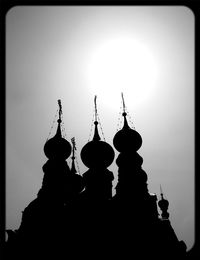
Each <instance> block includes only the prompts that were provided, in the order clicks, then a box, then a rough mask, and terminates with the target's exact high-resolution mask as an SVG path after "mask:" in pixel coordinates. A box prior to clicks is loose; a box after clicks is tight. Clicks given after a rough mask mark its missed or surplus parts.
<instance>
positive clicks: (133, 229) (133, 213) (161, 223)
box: [112, 94, 185, 259]
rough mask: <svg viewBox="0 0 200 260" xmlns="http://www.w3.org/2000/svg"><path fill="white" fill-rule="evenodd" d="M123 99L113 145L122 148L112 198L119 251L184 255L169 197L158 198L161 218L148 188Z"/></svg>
mask: <svg viewBox="0 0 200 260" xmlns="http://www.w3.org/2000/svg"><path fill="white" fill-rule="evenodd" d="M122 101H123V113H122V116H123V117H124V125H123V127H122V129H121V130H119V131H118V132H117V133H116V134H115V136H114V138H113V144H114V147H115V148H116V150H118V152H119V156H118V157H117V159H116V164H117V166H118V184H117V186H116V195H115V196H114V198H113V200H112V201H113V219H114V221H115V223H114V226H115V228H113V234H114V235H113V237H114V243H115V244H116V247H117V248H118V249H119V250H118V255H120V254H121V255H123V257H124V258H125V259H126V258H129V257H130V255H131V254H132V255H133V256H134V255H135V254H136V255H139V256H140V257H141V258H142V257H149V258H151V257H152V259H153V258H154V259H158V257H160V256H161V255H162V254H164V256H165V257H173V256H178V255H179V256H183V255H184V253H185V248H184V243H183V241H181V242H179V241H178V239H177V237H176V234H175V232H174V230H173V228H172V226H171V224H170V221H169V220H168V217H169V214H168V212H167V209H168V205H169V203H168V201H167V200H165V199H164V198H163V194H162V195H161V197H162V198H161V200H160V201H159V202H158V205H159V207H160V208H161V210H162V218H160V217H159V214H158V209H157V196H156V195H155V194H151V193H149V191H148V188H147V186H148V184H147V180H148V178H147V174H146V172H145V171H144V170H143V168H142V164H143V158H142V157H141V156H140V155H139V154H138V150H139V149H140V147H141V145H142V137H141V135H140V134H139V133H138V132H137V131H136V130H134V129H132V128H131V127H130V126H129V124H128V122H127V118H126V116H127V113H126V106H125V102H124V97H123V94H122ZM114 216H115V218H114ZM121 238H123V239H121Z"/></svg>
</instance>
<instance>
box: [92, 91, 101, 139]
mask: <svg viewBox="0 0 200 260" xmlns="http://www.w3.org/2000/svg"><path fill="white" fill-rule="evenodd" d="M94 107H95V121H94V125H95V128H94V137H93V141H100V139H101V138H100V136H99V132H98V128H97V125H98V121H97V96H96V95H95V96H94Z"/></svg>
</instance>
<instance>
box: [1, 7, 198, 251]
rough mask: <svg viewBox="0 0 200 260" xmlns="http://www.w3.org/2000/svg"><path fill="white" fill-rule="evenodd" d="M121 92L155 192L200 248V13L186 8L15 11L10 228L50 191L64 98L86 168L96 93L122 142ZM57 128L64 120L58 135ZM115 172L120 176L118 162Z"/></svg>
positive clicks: (105, 125) (182, 234)
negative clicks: (197, 25)
mask: <svg viewBox="0 0 200 260" xmlns="http://www.w3.org/2000/svg"><path fill="white" fill-rule="evenodd" d="M121 91H123V93H124V97H125V102H126V106H127V110H128V112H129V115H130V117H131V120H130V121H129V123H130V125H131V126H134V127H135V128H136V130H137V131H138V132H139V133H140V134H141V136H142V138H143V145H142V147H141V148H140V150H139V151H138V152H139V154H140V155H141V156H142V157H143V159H144V162H143V165H142V167H143V169H144V170H145V171H146V172H147V174H148V188H149V192H151V193H156V194H157V195H158V198H159V186H160V184H161V185H162V188H163V191H164V195H165V197H166V198H167V199H168V200H169V203H170V204H169V213H170V220H171V224H172V226H173V228H174V230H175V232H176V234H177V236H178V238H179V239H180V240H184V241H185V242H186V244H187V246H188V248H191V246H192V245H193V243H194V15H193V13H192V12H191V10H190V9H188V8H186V7H180V6H179V7H170V6H165V7H161V6H157V7H156V6H155V7H150V6H148V7H145V6H141V7H140V6H137V7H134V6H124V7H123V6H118V7H117V6H110V7H109V6H97V7H96V6H65V7H64V6H62V7H47V6H43V7H41V6H40V7H39V6H38V7H36V6H32V7H30V6H29V7H15V8H13V9H11V10H10V11H9V12H8V14H7V17H6V156H7V158H6V189H7V192H6V209H7V214H6V219H7V228H11V229H17V228H18V227H19V225H20V222H21V215H22V214H21V212H22V211H23V210H24V208H25V207H26V206H27V205H28V204H29V203H30V202H31V201H32V200H33V199H34V198H36V195H37V192H38V190H39V189H40V187H41V184H42V178H43V172H42V166H43V165H44V163H45V162H46V161H47V158H46V157H45V155H44V153H43V146H44V143H45V141H46V139H47V137H48V135H49V132H50V128H51V126H52V123H53V119H54V116H55V113H56V110H57V108H58V105H57V100H58V99H61V100H62V106H63V122H64V126H65V130H66V137H67V140H68V141H70V139H71V138H72V137H74V136H75V138H76V143H77V160H78V165H79V168H80V171H81V173H84V172H85V171H86V170H87V168H86V167H85V166H84V165H83V163H82V162H81V159H80V150H81V148H82V147H83V146H84V145H85V144H86V142H87V141H88V138H89V135H90V129H91V124H92V119H93V112H94V104H93V100H94V94H97V105H98V113H99V118H100V122H101V126H102V129H103V133H104V136H105V139H106V141H107V142H108V143H110V144H111V145H112V139H113V136H114V135H115V133H116V131H117V128H118V123H119V112H120V106H121V100H120V93H121ZM131 122H133V124H132V123H131ZM55 128H56V124H55V125H54V128H53V130H52V133H51V136H52V135H54V133H55ZM100 134H101V132H100ZM51 136H50V137H51ZM115 151H116V150H115ZM117 154H118V153H117V152H116V156H115V159H116V157H117ZM68 161H69V165H70V163H71V162H70V160H68ZM109 169H110V170H112V171H113V172H114V174H115V176H116V178H117V167H116V165H115V162H114V163H113V164H112V165H111V166H110V167H109ZM115 184H116V182H115ZM133 192H134V191H133Z"/></svg>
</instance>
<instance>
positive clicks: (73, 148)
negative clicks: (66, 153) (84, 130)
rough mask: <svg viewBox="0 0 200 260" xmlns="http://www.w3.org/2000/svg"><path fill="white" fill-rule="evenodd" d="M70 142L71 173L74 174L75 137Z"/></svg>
mask: <svg viewBox="0 0 200 260" xmlns="http://www.w3.org/2000/svg"><path fill="white" fill-rule="evenodd" d="M71 142H72V166H71V173H76V172H77V171H76V167H75V150H76V143H75V137H73V138H72V139H71Z"/></svg>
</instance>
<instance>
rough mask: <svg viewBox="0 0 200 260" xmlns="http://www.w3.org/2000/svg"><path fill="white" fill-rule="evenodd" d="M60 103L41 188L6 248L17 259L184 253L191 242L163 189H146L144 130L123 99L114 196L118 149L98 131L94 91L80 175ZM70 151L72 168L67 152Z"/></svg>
mask: <svg viewBox="0 0 200 260" xmlns="http://www.w3.org/2000/svg"><path fill="white" fill-rule="evenodd" d="M122 98H123V96H122ZM58 104H59V118H58V120H57V122H58V126H57V131H56V134H55V136H54V137H53V138H51V139H49V140H48V141H47V142H46V143H45V145H44V153H45V155H46V157H47V158H48V160H47V162H46V163H45V164H44V166H43V172H44V177H43V182H42V186H41V189H40V190H39V192H38V194H37V198H36V199H35V200H33V201H32V202H31V203H30V204H29V205H28V206H27V207H26V208H25V210H24V211H23V215H22V220H21V225H20V227H19V229H18V230H16V231H11V230H10V231H8V235H9V238H8V241H7V243H6V248H5V249H6V255H7V256H8V257H19V259H20V258H29V257H37V258H45V259H46V258H47V257H52V256H53V255H56V257H57V259H59V258H60V257H62V258H66V259H80V258H82V259H107V258H111V259H115V258H118V257H121V258H123V259H129V258H130V259H133V258H134V257H137V256H139V258H142V257H154V259H158V258H159V259H161V258H166V257H168V258H169V257H179V259H183V258H184V257H185V255H186V245H185V243H184V242H183V241H179V240H178V238H177V236H176V234H175V232H174V230H173V228H172V226H171V224H170V221H169V213H168V212H167V210H168V206H169V203H168V201H167V200H165V199H164V198H163V194H162V193H161V200H159V201H158V203H157V196H156V195H155V194H150V193H149V191H148V184H147V179H148V177H147V174H146V172H145V171H144V170H143V169H142V163H143V158H142V157H141V156H140V155H139V154H138V152H137V151H138V150H139V149H140V147H141V145H142V137H141V135H140V134H139V133H138V132H137V131H136V130H135V129H132V128H131V127H130V126H129V124H128V122H127V118H126V116H127V113H126V109H125V103H124V99H123V113H122V116H123V118H124V125H123V127H122V129H121V130H119V131H118V132H117V133H116V134H115V136H114V138H113V145H114V147H115V148H116V150H117V151H118V152H119V156H118V157H117V159H116V164H117V166H118V183H117V186H116V194H115V195H114V196H112V182H113V180H114V175H113V173H112V172H111V171H109V170H108V169H107V168H108V167H109V166H110V165H111V164H112V162H113V161H114V157H115V153H114V149H113V148H112V146H111V145H109V144H108V143H107V142H105V141H102V140H101V138H100V135H99V132H98V124H99V122H98V117H97V106H96V96H95V121H94V135H93V139H92V140H91V141H88V143H87V144H86V145H85V146H84V147H83V148H82V150H81V159H82V161H83V163H84V164H85V165H86V166H87V167H88V170H87V171H86V172H85V173H84V174H83V175H82V176H81V175H80V174H79V173H77V171H76V167H75V149H76V146H75V139H74V138H73V139H72V140H71V141H72V146H71V144H70V143H69V142H68V141H67V140H66V139H65V138H64V137H63V136H62V132H61V122H62V119H61V115H62V106H61V101H60V100H59V101H58ZM71 153H72V157H71V159H72V163H71V168H70V167H69V166H68V164H67V162H66V159H67V158H69V157H70V155H71ZM158 206H159V207H160V210H161V211H162V214H161V216H159V212H158ZM152 259H153V258H152Z"/></svg>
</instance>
